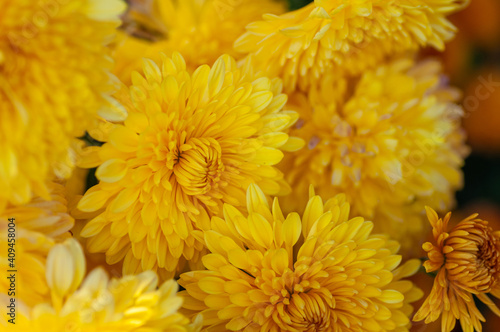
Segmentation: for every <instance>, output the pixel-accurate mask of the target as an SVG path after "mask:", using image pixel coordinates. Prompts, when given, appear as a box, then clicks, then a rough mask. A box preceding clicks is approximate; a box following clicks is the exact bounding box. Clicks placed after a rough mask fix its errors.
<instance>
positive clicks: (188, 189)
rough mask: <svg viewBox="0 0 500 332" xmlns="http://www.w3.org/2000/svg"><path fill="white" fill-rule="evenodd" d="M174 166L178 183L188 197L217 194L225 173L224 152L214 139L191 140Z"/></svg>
mask: <svg viewBox="0 0 500 332" xmlns="http://www.w3.org/2000/svg"><path fill="white" fill-rule="evenodd" d="M186 145H188V146H187V147H184V148H183V152H181V153H179V159H178V162H177V163H176V165H175V166H174V174H175V176H176V179H177V183H179V184H180V185H181V186H182V189H183V191H184V193H186V194H187V195H193V196H195V195H196V196H198V195H204V194H207V193H209V192H216V191H217V188H218V187H219V185H220V184H221V181H220V180H221V176H222V174H223V172H224V164H223V163H222V152H221V147H220V145H219V143H218V142H217V141H216V140H215V139H213V138H191V139H190V140H189V141H188V142H187V143H186Z"/></svg>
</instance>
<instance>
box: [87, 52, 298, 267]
mask: <svg viewBox="0 0 500 332" xmlns="http://www.w3.org/2000/svg"><path fill="white" fill-rule="evenodd" d="M143 66H144V73H145V78H144V77H143V76H141V75H140V74H139V73H137V72H134V74H133V75H132V79H133V85H132V86H131V87H130V96H131V100H132V101H131V104H130V105H128V106H129V108H130V109H129V112H128V114H129V115H128V118H127V120H126V121H125V122H124V124H120V125H116V126H115V127H114V128H113V129H111V131H110V133H109V140H108V141H107V143H106V144H104V145H103V146H102V147H101V148H96V152H97V153H96V156H94V157H91V156H92V155H91V156H90V157H89V158H90V159H91V160H95V163H96V164H97V165H100V166H99V167H98V168H97V171H96V175H97V178H98V179H99V180H100V183H99V184H98V185H96V186H94V187H93V188H91V189H89V190H88V191H87V193H86V194H85V196H84V197H83V198H82V200H81V201H80V203H79V205H78V208H79V209H80V210H81V211H84V212H92V211H101V213H99V215H98V216H97V217H96V218H94V219H93V220H91V221H90V222H89V223H88V224H87V225H86V227H85V228H84V229H83V230H82V235H83V236H84V237H90V239H89V241H88V246H89V249H90V251H92V252H106V255H107V259H108V263H109V264H114V263H116V262H118V261H120V260H122V259H124V258H125V261H124V265H123V268H124V273H126V274H128V273H136V272H139V271H141V270H149V269H153V270H157V269H158V268H160V270H164V271H159V272H160V273H163V272H168V273H167V275H172V274H173V272H174V271H179V270H181V269H182V267H183V262H184V261H185V260H189V261H192V262H193V263H194V262H196V261H198V260H199V258H200V253H201V252H202V251H203V250H204V243H203V235H202V230H208V229H209V228H210V217H211V216H212V215H217V214H219V212H220V210H221V207H222V204H223V203H230V204H233V205H235V206H241V205H244V202H245V190H246V188H247V187H248V186H249V185H250V184H251V183H254V182H255V183H258V184H259V185H260V186H261V187H262V188H263V190H264V191H265V192H266V194H269V195H280V194H285V193H287V192H289V187H288V185H287V184H286V183H285V182H284V180H283V175H282V174H281V172H279V171H278V170H277V169H276V168H275V167H274V166H273V165H275V164H277V163H278V162H279V161H280V160H281V159H282V158H283V152H282V150H287V151H292V150H296V149H298V148H300V147H301V146H302V143H303V142H302V140H300V139H296V138H289V137H288V135H287V134H286V131H287V128H288V127H290V126H291V125H292V124H293V123H294V122H295V121H296V119H297V113H295V112H293V111H285V110H283V109H282V108H283V106H284V105H285V103H286V101H287V97H286V95H284V94H282V93H281V89H282V85H281V81H280V80H279V79H273V80H270V79H268V78H265V77H261V76H259V75H254V74H253V73H252V66H251V64H250V63H247V64H246V65H245V66H244V67H243V68H238V67H237V66H236V63H235V61H234V59H232V58H231V57H229V56H227V55H225V56H222V57H220V58H219V59H218V60H217V61H216V62H215V64H214V65H213V67H212V68H210V67H209V66H208V65H204V66H201V67H199V68H198V69H197V70H196V71H195V73H194V74H193V75H190V74H189V73H188V72H187V71H186V64H185V62H184V60H183V58H182V56H181V55H179V54H178V53H175V54H174V56H173V57H172V58H168V57H166V56H163V61H162V64H161V65H160V67H158V66H157V65H156V64H155V63H154V62H153V61H151V60H144V65H143ZM160 68H161V69H160ZM93 158H95V159H93ZM89 165H90V164H89ZM101 209H102V210H101ZM180 259H181V262H180V264H179V260H180Z"/></svg>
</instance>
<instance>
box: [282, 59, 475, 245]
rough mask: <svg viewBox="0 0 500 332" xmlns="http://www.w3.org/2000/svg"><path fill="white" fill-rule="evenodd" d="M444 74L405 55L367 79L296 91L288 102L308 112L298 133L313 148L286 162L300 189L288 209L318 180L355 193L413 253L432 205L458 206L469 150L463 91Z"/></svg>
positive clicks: (323, 188) (361, 211)
mask: <svg viewBox="0 0 500 332" xmlns="http://www.w3.org/2000/svg"><path fill="white" fill-rule="evenodd" d="M439 75H440V66H439V64H438V63H437V62H434V61H426V62H421V63H418V64H416V65H414V64H413V63H412V61H411V60H398V61H395V62H391V63H389V64H386V65H382V66H380V67H379V68H378V69H376V70H371V71H367V72H365V73H364V74H363V75H362V76H361V78H360V79H359V80H348V81H340V80H332V81H331V82H330V83H329V84H327V85H325V86H322V87H321V88H320V89H315V90H313V91H312V92H311V94H310V95H309V99H306V97H304V96H303V95H301V94H295V95H294V96H293V97H291V98H290V100H291V101H290V102H289V105H287V106H289V107H290V108H291V109H296V110H298V112H299V114H300V119H299V120H298V122H297V125H296V126H295V128H294V129H293V130H292V132H291V133H292V134H293V135H296V136H299V137H301V138H303V139H304V140H305V141H306V143H307V145H308V146H307V147H306V148H305V149H302V150H301V151H299V152H296V153H294V154H293V155H290V156H289V158H288V157H287V158H285V160H284V161H283V163H281V164H280V165H283V167H282V169H283V170H284V172H285V178H286V179H287V180H288V181H289V183H290V185H292V187H293V188H294V192H293V194H292V196H290V197H288V198H285V204H284V207H285V208H286V209H285V210H287V211H292V210H295V209H297V208H299V205H298V204H297V202H301V201H303V197H304V196H305V195H307V187H308V186H309V184H313V185H314V187H315V189H316V190H317V191H318V193H319V194H320V195H323V196H332V195H334V194H336V193H345V194H346V195H347V199H348V201H349V202H350V203H351V206H352V209H353V213H355V214H356V215H361V216H363V217H364V218H367V219H369V220H372V221H373V222H374V223H375V229H376V231H377V232H382V233H387V234H389V235H390V236H391V237H393V238H394V239H396V240H399V241H400V242H401V243H402V245H403V249H405V250H404V253H405V254H406V253H407V249H412V250H415V246H414V245H415V243H416V241H420V240H421V237H422V236H423V234H424V231H425V230H426V228H425V222H424V218H425V217H424V215H423V213H422V211H423V209H424V206H425V205H429V206H432V207H434V208H438V209H440V210H444V209H447V208H449V207H451V206H452V205H453V203H454V198H453V197H454V193H455V191H456V190H457V189H458V188H460V187H461V186H462V172H461V170H460V168H461V166H462V165H463V158H464V157H465V155H466V154H467V149H466V147H465V145H464V137H463V134H462V132H461V131H460V129H459V128H460V122H459V121H460V117H461V116H462V113H463V111H462V109H461V108H460V107H459V106H457V105H455V104H454V103H453V101H454V100H456V98H457V94H458V93H457V92H456V91H455V90H453V89H451V88H449V87H447V86H446V84H445V83H444V81H443V80H441V78H440V76H439ZM300 208H301V207H300Z"/></svg>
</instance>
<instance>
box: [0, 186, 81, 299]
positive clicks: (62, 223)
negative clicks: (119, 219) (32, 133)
mask: <svg viewBox="0 0 500 332" xmlns="http://www.w3.org/2000/svg"><path fill="white" fill-rule="evenodd" d="M49 188H50V189H49V190H50V194H51V197H50V199H51V200H49V201H45V200H43V199H42V198H40V197H34V198H33V199H32V200H31V201H30V202H29V203H28V204H26V205H23V206H12V205H9V206H7V208H6V209H5V210H4V211H3V212H0V248H1V251H0V269H1V270H2V271H4V272H6V271H7V270H14V271H17V272H15V275H16V287H15V288H16V291H15V293H16V294H15V295H16V299H19V300H21V301H24V302H25V303H26V304H28V305H32V304H34V303H40V302H43V301H44V300H46V299H47V298H48V295H49V288H48V286H47V283H46V282H45V277H44V273H45V263H46V258H47V255H48V253H49V250H50V249H51V248H52V247H53V246H54V244H56V243H57V242H60V241H62V240H63V239H65V238H67V237H69V236H70V233H69V230H70V229H71V227H73V224H74V220H73V218H72V217H71V216H69V214H68V213H67V207H66V199H65V193H64V187H63V186H62V185H60V184H57V183H51V185H50V186H49ZM12 218H13V219H14V220H12ZM9 219H11V220H9ZM9 224H10V225H9ZM12 224H13V225H12ZM9 229H10V231H9ZM9 234H14V236H12V235H9ZM11 239H14V240H11ZM9 252H11V253H12V255H9ZM6 273H7V272H6ZM9 288H10V281H9V280H8V279H6V278H5V276H3V277H2V278H0V293H2V294H7V293H8V291H7V290H8V289H9Z"/></svg>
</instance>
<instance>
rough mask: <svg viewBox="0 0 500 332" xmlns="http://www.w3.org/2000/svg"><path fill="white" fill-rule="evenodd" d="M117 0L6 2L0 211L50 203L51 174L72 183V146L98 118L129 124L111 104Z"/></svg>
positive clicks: (0, 53) (0, 34) (0, 46)
mask: <svg viewBox="0 0 500 332" xmlns="http://www.w3.org/2000/svg"><path fill="white" fill-rule="evenodd" d="M124 7H125V5H124V3H123V2H122V1H119V0H108V1H100V0H73V1H67V0H53V1H45V2H40V1H36V0H16V1H11V0H0V8H2V10H1V13H0V109H1V117H2V121H1V122H0V183H2V190H1V191H0V211H1V210H2V209H3V208H4V207H5V206H6V205H7V203H12V204H15V205H21V204H25V203H27V202H28V201H29V200H30V199H31V197H32V195H37V196H42V197H44V198H48V197H49V193H48V188H47V183H48V182H50V179H52V177H53V175H56V176H58V177H68V176H69V175H70V174H71V169H72V167H73V164H74V162H75V160H74V159H75V154H74V152H73V147H72V142H73V140H74V138H75V137H79V136H82V135H83V134H84V132H85V129H86V128H87V127H88V126H89V125H90V124H91V122H92V121H93V119H94V117H95V116H96V114H98V115H100V116H104V117H107V118H108V119H110V120H123V119H124V116H123V115H124V110H123V109H122V108H120V106H119V105H117V103H116V102H115V101H114V100H113V99H111V98H110V96H109V93H110V92H111V90H112V88H113V85H112V82H111V80H110V77H109V69H110V67H111V61H110V59H109V56H108V55H107V54H108V52H107V49H106V44H107V43H109V41H110V40H111V38H112V36H113V32H114V30H115V28H116V27H117V26H118V24H119V20H118V15H119V14H120V13H121V12H122V11H123V9H124Z"/></svg>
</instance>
